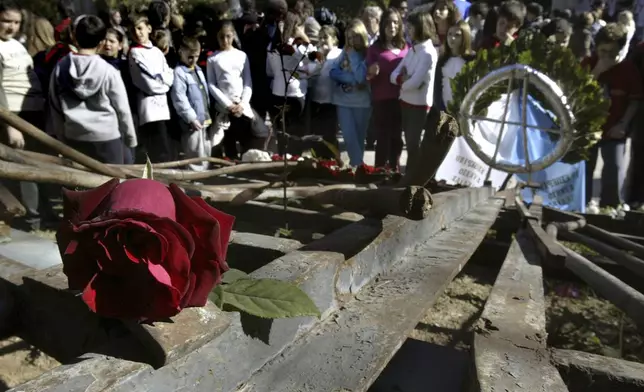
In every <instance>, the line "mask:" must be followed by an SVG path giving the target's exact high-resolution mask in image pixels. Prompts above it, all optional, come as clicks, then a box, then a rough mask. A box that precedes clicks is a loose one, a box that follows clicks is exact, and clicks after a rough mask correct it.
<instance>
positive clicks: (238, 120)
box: [221, 115, 254, 160]
mask: <svg viewBox="0 0 644 392" xmlns="http://www.w3.org/2000/svg"><path fill="white" fill-rule="evenodd" d="M228 117H229V119H230V128H228V129H227V130H226V131H225V133H224V140H222V142H221V143H222V146H223V148H224V153H225V154H226V157H227V158H230V159H233V160H235V159H240V155H243V154H244V153H245V152H246V151H248V150H250V149H251V148H253V145H252V144H253V139H254V138H253V132H252V129H251V120H250V119H249V118H248V117H245V116H241V117H235V116H232V115H230V116H228ZM237 142H239V146H240V147H241V151H239V150H238V149H237Z"/></svg>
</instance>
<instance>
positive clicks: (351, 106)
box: [0, 0, 644, 214]
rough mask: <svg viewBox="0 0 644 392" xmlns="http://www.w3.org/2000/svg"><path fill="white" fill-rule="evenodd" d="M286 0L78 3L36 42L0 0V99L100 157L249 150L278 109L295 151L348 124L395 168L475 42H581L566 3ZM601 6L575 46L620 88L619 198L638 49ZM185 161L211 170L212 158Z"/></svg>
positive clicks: (352, 137)
mask: <svg viewBox="0 0 644 392" xmlns="http://www.w3.org/2000/svg"><path fill="white" fill-rule="evenodd" d="M289 1H290V3H287V1H286V0H268V1H267V4H266V6H265V8H264V10H263V11H264V12H263V13H260V12H257V10H256V9H255V8H254V7H253V2H252V1H245V2H243V6H244V8H243V9H242V10H241V12H239V14H238V15H236V16H234V17H233V18H230V20H227V19H226V18H224V17H223V16H222V13H219V14H216V13H215V14H216V15H215V16H214V17H209V18H207V17H205V16H204V15H205V14H207V12H203V11H201V10H200V11H199V12H195V13H193V14H192V15H191V16H190V17H188V16H186V18H185V19H186V20H185V26H180V23H175V25H174V26H173V28H170V26H169V24H168V21H169V20H170V19H171V17H172V18H173V20H180V19H181V18H179V17H177V15H175V14H173V12H172V9H171V7H170V5H168V4H167V3H165V2H163V1H155V2H153V3H152V4H151V5H150V6H149V9H148V11H149V10H161V11H162V12H160V14H159V13H158V12H157V14H159V15H160V17H159V18H156V19H160V20H162V22H161V23H159V21H156V20H153V19H154V18H155V17H154V15H155V13H154V12H153V13H150V12H147V13H146V12H138V13H134V14H132V16H128V17H127V18H126V20H124V19H125V18H123V19H122V18H120V15H118V12H112V13H111V15H110V16H109V18H106V17H104V16H103V17H99V16H95V15H82V16H75V17H72V18H67V19H65V20H64V21H63V22H62V23H61V26H62V27H60V26H59V27H57V28H56V33H55V34H57V35H58V37H56V39H57V41H58V42H55V43H53V45H51V44H52V43H50V45H49V46H50V47H49V48H48V49H46V50H42V51H40V52H38V53H36V54H34V53H30V52H29V51H28V50H27V49H26V47H25V46H24V45H23V43H21V42H19V41H18V40H17V39H16V36H17V34H18V32H19V31H20V24H21V21H22V15H23V13H22V12H21V9H20V7H19V6H18V5H17V4H15V3H12V2H11V0H1V1H0V65H1V67H2V80H1V83H0V87H1V88H0V105H1V106H2V107H3V108H6V109H8V110H10V111H12V112H14V113H16V114H18V115H19V116H20V117H22V118H23V119H25V120H26V121H28V122H30V123H32V124H33V125H35V126H37V127H39V128H41V129H45V130H47V132H48V133H50V134H51V135H54V136H56V137H57V138H59V139H60V140H62V141H64V142H65V143H67V144H69V145H70V146H72V147H74V148H75V149H77V150H79V151H81V152H84V153H85V154H87V155H89V156H91V157H93V158H95V159H98V160H100V161H102V162H105V163H132V162H134V161H141V160H144V159H145V157H146V156H147V157H149V158H150V160H151V161H152V162H163V161H169V160H173V159H176V158H177V156H178V152H181V153H183V155H184V156H185V157H204V156H210V155H212V154H219V155H222V156H226V157H228V158H230V159H239V158H240V157H241V156H242V154H243V153H244V152H245V151H247V150H249V149H251V148H258V147H259V146H263V147H259V148H266V143H264V140H263V138H265V137H266V133H265V131H266V125H265V124H266V123H267V122H268V121H267V120H271V121H272V125H273V131H274V132H275V133H276V134H277V135H278V136H280V135H281V136H283V138H282V139H280V138H279V137H278V139H280V140H282V141H284V144H288V145H289V146H290V148H291V149H294V150H291V151H290V152H291V153H298V152H301V151H297V149H300V150H301V149H303V148H304V147H305V146H304V145H303V144H302V143H297V140H298V138H297V136H303V135H304V134H306V133H307V132H312V133H315V134H319V135H321V136H322V137H323V138H324V139H325V140H327V141H328V142H330V143H335V144H337V134H338V131H340V132H341V133H342V136H343V138H344V142H345V145H346V149H347V152H348V155H349V160H350V162H349V164H350V165H351V166H353V167H356V166H359V165H361V164H362V163H363V160H364V153H365V150H366V149H367V148H369V145H370V144H373V143H374V142H375V150H376V154H375V155H376V158H375V159H376V161H375V165H376V166H377V167H388V168H390V169H393V170H397V169H398V168H399V164H400V163H399V161H400V156H401V153H402V150H403V146H406V149H407V152H408V161H407V166H408V167H411V166H414V165H416V163H417V160H418V159H419V150H420V143H421V137H422V134H423V130H424V128H425V126H426V124H427V123H428V120H427V119H428V118H431V117H432V115H436V114H437V113H439V112H440V111H441V110H444V109H445V108H446V107H447V105H448V104H449V102H450V101H451V100H452V92H451V86H450V80H451V79H452V78H454V77H455V76H456V75H457V74H458V73H459V72H460V70H461V69H462V67H463V66H464V65H465V64H466V63H467V62H468V61H471V60H472V59H473V58H474V53H475V51H476V50H481V49H490V48H494V47H497V46H499V45H505V44H508V43H509V42H511V41H512V40H514V39H516V38H517V36H518V35H519V34H521V32H522V31H533V32H534V31H539V33H543V34H546V35H548V36H549V37H551V38H552V39H553V40H555V41H558V42H560V43H561V44H562V45H572V40H571V39H570V36H571V34H568V39H564V38H565V35H566V34H564V33H566V32H567V30H566V31H563V30H562V29H561V26H562V25H563V24H562V22H561V21H562V20H567V19H566V13H565V12H564V13H562V14H561V15H556V17H555V18H553V19H552V20H550V21H544V20H542V15H541V14H540V13H541V12H543V9H539V8H538V7H536V6H535V4H528V6H527V7H526V5H525V4H524V3H523V2H521V1H518V0H508V1H505V2H502V3H501V4H499V5H496V6H492V5H490V6H488V4H487V3H486V2H482V1H477V2H473V4H471V5H470V4H469V3H468V2H466V1H462V0H458V1H455V0H437V1H435V2H433V3H432V4H427V5H421V6H418V7H416V8H414V9H413V10H411V11H408V9H407V2H406V1H404V0H396V1H392V2H391V8H389V9H386V10H382V9H380V8H378V7H373V6H369V7H366V8H365V9H364V10H363V12H362V14H361V15H359V17H358V18H355V19H352V20H349V21H348V22H346V23H342V24H341V23H339V21H338V20H337V18H336V17H335V15H334V14H333V13H332V12H331V11H329V10H328V9H326V8H319V9H314V7H313V5H312V4H311V3H310V1H308V0H289ZM466 3H467V4H466ZM464 4H465V5H466V6H464ZM594 7H595V8H593V10H594V12H595V13H594V14H593V20H594V22H593V25H594V24H595V23H599V24H600V25H602V26H603V27H600V28H599V29H597V32H593V35H592V38H593V41H592V43H591V45H590V48H591V51H592V52H591V53H586V54H585V55H584V56H580V58H581V57H584V58H586V57H588V59H587V60H585V62H584V64H588V65H589V66H590V67H591V70H592V72H593V74H594V75H596V77H597V78H598V81H600V83H602V84H604V85H606V86H608V88H607V90H606V91H607V93H608V94H609V95H610V98H611V108H610V114H609V119H608V121H607V124H606V125H605V127H604V128H605V134H604V140H602V143H600V148H601V151H602V155H603V158H604V162H605V166H604V176H603V177H605V178H611V179H615V181H612V180H608V181H606V185H605V186H604V187H605V188H606V190H604V191H602V195H603V197H602V199H603V200H604V201H603V204H609V205H610V204H619V203H620V202H622V197H621V196H615V197H613V196H614V195H617V194H620V195H621V186H622V185H621V184H622V183H623V182H619V181H620V178H621V177H620V175H619V174H618V171H619V170H621V168H620V167H619V165H620V162H621V161H620V159H621V158H623V151H622V142H623V140H624V139H625V138H626V136H627V135H625V133H619V134H617V131H615V130H614V128H615V129H616V128H619V127H621V128H620V129H626V128H628V126H629V125H630V124H631V123H632V116H633V110H634V109H632V106H633V105H631V102H638V100H639V96H640V95H641V77H640V76H639V72H637V71H635V74H633V70H634V69H635V70H636V69H637V67H634V66H632V65H633V64H632V63H631V62H624V65H620V66H617V65H618V64H622V62H621V60H620V58H619V57H615V58H614V59H613V60H610V59H611V58H612V57H611V56H612V51H611V50H613V49H614V48H613V47H618V48H619V50H620V51H622V50H623V49H624V47H627V46H628V45H626V41H627V39H628V38H629V34H628V33H627V29H624V28H622V27H620V26H619V25H615V24H608V25H606V23H605V22H604V23H601V22H598V21H599V20H601V18H600V12H599V11H598V10H599V9H600V6H599V5H596V6H594ZM535 13H536V15H535ZM200 14H204V15H200ZM117 16H118V17H117ZM569 17H570V18H572V15H569ZM126 22H127V28H125V29H124V28H122V27H121V25H125V23H126ZM177 24H179V26H177ZM52 34H53V33H52ZM630 36H631V37H632V34H631V35H630ZM562 37H563V38H562ZM609 46H610V48H609ZM609 49H611V50H609ZM609 52H610V53H609ZM642 64H644V62H643V63H642ZM283 129H285V130H286V132H281V131H282V130H283ZM2 136H3V137H6V140H4V141H5V142H6V143H8V144H9V145H11V146H13V147H16V148H28V149H33V150H36V151H42V150H41V148H40V147H39V146H38V145H37V143H36V142H35V141H34V140H31V139H30V138H29V137H27V136H25V135H23V134H22V133H21V132H19V131H18V130H16V129H13V128H11V127H7V131H6V132H3V135H2ZM294 136H295V137H294ZM403 136H404V142H403ZM289 138H290V139H289ZM370 139H371V140H370ZM299 140H301V138H299ZM314 148H316V149H317V148H318V147H317V146H316V147H314ZM620 154H621V155H620ZM607 163H608V164H607ZM589 166H593V164H592V162H591V164H590V165H589ZM190 168H191V169H193V170H204V169H205V168H207V163H204V164H195V165H191V166H190ZM589 171H590V170H589ZM589 182H590V183H592V181H589ZM614 183H618V184H614ZM30 186H32V189H33V192H27V191H25V189H27V188H28V187H25V186H22V187H21V190H22V193H23V196H24V195H25V194H29V195H30V196H29V197H28V198H30V199H31V200H37V199H39V196H37V195H38V193H37V192H36V190H35V188H33V187H36V185H35V184H31V185H30ZM34 195H35V196H34ZM23 201H24V197H23ZM27 204H28V205H27V207H28V209H29V210H30V212H31V213H34V214H36V212H35V210H34V209H33V208H30V207H29V205H34V203H27ZM36 204H37V203H36Z"/></svg>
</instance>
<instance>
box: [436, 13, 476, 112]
mask: <svg viewBox="0 0 644 392" xmlns="http://www.w3.org/2000/svg"><path fill="white" fill-rule="evenodd" d="M473 56H474V51H472V31H471V29H470V25H469V23H467V22H466V21H464V20H461V21H459V22H457V23H456V24H455V25H454V26H452V27H450V28H449V30H448V32H447V39H446V42H445V55H444V56H443V58H442V59H441V70H442V73H441V76H442V84H443V86H442V87H443V88H442V103H443V107H444V108H446V107H447V105H449V103H450V102H451V101H452V85H451V80H452V79H453V78H454V77H455V76H456V75H458V74H459V73H460V72H461V69H463V66H464V65H465V63H467V62H468V61H470V60H471V59H472V57H473Z"/></svg>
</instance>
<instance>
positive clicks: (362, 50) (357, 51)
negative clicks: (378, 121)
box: [330, 19, 371, 167]
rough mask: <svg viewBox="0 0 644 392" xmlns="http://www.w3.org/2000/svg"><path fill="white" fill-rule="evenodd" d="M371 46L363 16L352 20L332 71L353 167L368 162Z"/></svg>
mask: <svg viewBox="0 0 644 392" xmlns="http://www.w3.org/2000/svg"><path fill="white" fill-rule="evenodd" d="M368 47H369V35H368V33H367V28H366V27H365V25H364V23H362V21H361V20H360V19H354V20H352V21H351V22H350V23H349V24H348V25H347V28H346V33H345V45H344V49H343V51H342V54H340V56H339V57H338V58H337V59H336V61H335V63H334V64H333V68H331V72H330V76H331V79H332V80H333V81H334V82H335V86H334V89H333V104H334V105H335V106H336V110H337V113H338V122H339V123H340V130H341V131H342V135H343V137H344V142H345V143H346V145H347V152H348V153H349V161H350V162H349V164H350V165H351V166H353V167H357V166H360V165H362V164H363V163H364V162H363V158H364V150H365V139H366V137H367V128H368V127H369V119H370V118H371V93H370V92H369V85H368V83H367V65H366V63H365V59H366V56H367V48H368Z"/></svg>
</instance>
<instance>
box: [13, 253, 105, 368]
mask: <svg viewBox="0 0 644 392" xmlns="http://www.w3.org/2000/svg"><path fill="white" fill-rule="evenodd" d="M9 281H10V282H11V283H13V284H14V285H16V286H17V287H16V289H15V290H14V294H15V297H16V299H17V300H18V301H19V303H20V305H21V306H20V312H19V315H20V321H21V324H22V325H23V326H24V328H23V331H22V332H23V333H24V334H25V337H26V339H28V340H29V341H30V342H31V343H32V344H33V345H34V346H36V347H38V348H39V349H41V350H42V351H44V352H46V353H47V354H48V355H50V356H52V357H54V358H56V359H57V360H58V361H60V362H68V361H71V360H73V359H74V358H77V357H78V356H80V355H83V354H85V353H87V352H88V350H89V349H90V348H92V347H97V346H101V345H104V344H105V343H107V342H108V341H109V337H108V335H107V332H106V331H105V329H104V324H103V322H102V320H101V319H100V318H99V317H98V316H96V315H95V314H94V313H92V312H90V311H89V309H88V308H87V305H85V303H84V302H83V301H82V300H81V299H80V297H78V296H76V295H75V294H74V293H72V292H69V291H67V287H68V286H67V277H66V276H65V274H63V271H62V264H61V265H59V266H55V267H51V268H48V269H45V270H34V271H32V272H29V273H27V274H20V275H14V276H12V277H11V278H10V279H9Z"/></svg>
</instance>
